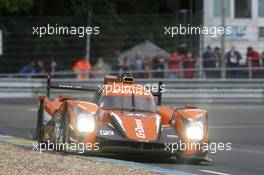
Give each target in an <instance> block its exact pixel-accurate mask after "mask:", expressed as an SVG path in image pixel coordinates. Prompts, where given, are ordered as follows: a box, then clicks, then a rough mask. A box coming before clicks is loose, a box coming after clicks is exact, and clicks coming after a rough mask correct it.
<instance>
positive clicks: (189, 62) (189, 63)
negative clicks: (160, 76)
mask: <svg viewBox="0 0 264 175" xmlns="http://www.w3.org/2000/svg"><path fill="white" fill-rule="evenodd" d="M183 68H184V70H185V71H184V74H183V75H184V78H194V75H195V71H194V70H186V69H194V68H195V59H194V57H193V54H192V52H187V53H186V55H185V56H184V57H183Z"/></svg>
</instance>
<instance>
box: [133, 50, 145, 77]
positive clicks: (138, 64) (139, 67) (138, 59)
mask: <svg viewBox="0 0 264 175" xmlns="http://www.w3.org/2000/svg"><path fill="white" fill-rule="evenodd" d="M133 67H134V70H135V71H136V73H135V77H137V78H143V72H142V71H143V70H144V60H143V58H142V53H141V52H140V51H136V52H135V57H134V64H133ZM137 71H139V72H137Z"/></svg>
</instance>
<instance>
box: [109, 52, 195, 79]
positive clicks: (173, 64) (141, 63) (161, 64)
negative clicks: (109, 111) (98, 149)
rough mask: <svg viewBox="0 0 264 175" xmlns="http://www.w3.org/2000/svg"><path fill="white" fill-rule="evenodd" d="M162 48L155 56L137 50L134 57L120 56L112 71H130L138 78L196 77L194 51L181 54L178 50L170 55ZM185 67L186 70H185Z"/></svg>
mask: <svg viewBox="0 0 264 175" xmlns="http://www.w3.org/2000/svg"><path fill="white" fill-rule="evenodd" d="M165 55H166V54H164V53H163V52H162V50H157V52H156V54H155V56H154V57H153V58H150V57H149V56H148V55H146V54H144V53H142V52H140V51H138V50H136V51H135V53H134V57H132V58H128V57H125V58H119V60H118V64H116V65H114V66H113V67H112V71H114V72H116V74H118V72H119V71H121V72H128V73H130V72H131V74H133V76H134V77H136V78H151V77H152V78H181V77H184V78H194V77H195V76H196V73H195V70H194V69H195V67H196V59H195V58H194V57H193V54H192V52H190V51H188V52H186V54H184V55H179V54H178V52H177V50H174V51H173V53H172V54H171V55H169V56H165ZM183 69H185V71H183Z"/></svg>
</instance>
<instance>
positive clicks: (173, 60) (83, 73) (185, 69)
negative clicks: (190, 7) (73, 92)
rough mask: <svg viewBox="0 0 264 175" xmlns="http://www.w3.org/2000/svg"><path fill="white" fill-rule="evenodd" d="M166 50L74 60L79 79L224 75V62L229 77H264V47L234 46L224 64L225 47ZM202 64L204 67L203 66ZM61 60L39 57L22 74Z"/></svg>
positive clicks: (53, 67) (32, 73)
mask: <svg viewBox="0 0 264 175" xmlns="http://www.w3.org/2000/svg"><path fill="white" fill-rule="evenodd" d="M166 55H167V54H165V53H164V52H163V51H162V50H157V52H156V54H155V56H153V57H152V58H151V57H149V56H148V55H147V54H144V53H143V52H141V51H139V50H135V51H134V55H133V56H130V57H124V58H120V57H118V59H117V60H116V62H114V63H113V64H112V65H111V66H110V65H109V64H108V63H107V62H105V60H104V59H103V58H102V57H98V58H97V59H96V63H95V64H94V65H91V64H90V62H89V61H87V60H86V59H84V58H83V59H79V60H77V61H76V62H74V63H73V66H72V72H73V73H74V76H75V77H76V78H77V79H88V78H103V77H104V76H105V75H106V74H109V73H111V74H114V75H121V74H123V73H130V74H132V75H133V76H134V77H136V78H170V79H177V78H190V79H192V78H197V77H198V76H201V73H202V76H203V77H204V78H220V77H221V65H223V64H224V65H225V67H226V69H225V70H226V78H248V77H249V78H264V71H263V70H264V69H261V67H263V66H264V51H263V52H262V54H259V53H258V52H257V51H256V50H254V49H253V48H252V47H248V49H247V54H246V57H245V58H243V57H242V55H241V53H240V52H239V51H238V50H236V48H235V46H232V47H231V48H230V50H229V51H228V52H226V53H225V62H224V63H222V64H221V60H222V59H221V49H220V48H219V47H215V48H214V49H212V48H211V47H210V46H207V47H206V49H205V51H204V52H203V55H202V62H199V60H198V59H196V57H195V56H194V54H193V53H192V52H191V51H187V52H186V53H184V54H181V55H180V54H179V53H178V52H177V50H174V51H173V52H172V53H171V54H170V55H169V56H166ZM200 64H202V67H203V69H202V71H201V70H200V69H199V68H200V67H201V66H200ZM56 68H57V63H56V62H55V61H54V60H52V61H50V62H49V64H48V67H47V66H46V65H45V64H44V63H43V61H41V60H39V61H37V62H31V63H30V64H29V65H25V66H23V67H22V68H21V70H20V75H21V76H27V77H31V76H35V75H41V74H46V73H47V72H50V73H52V74H54V73H55V71H56Z"/></svg>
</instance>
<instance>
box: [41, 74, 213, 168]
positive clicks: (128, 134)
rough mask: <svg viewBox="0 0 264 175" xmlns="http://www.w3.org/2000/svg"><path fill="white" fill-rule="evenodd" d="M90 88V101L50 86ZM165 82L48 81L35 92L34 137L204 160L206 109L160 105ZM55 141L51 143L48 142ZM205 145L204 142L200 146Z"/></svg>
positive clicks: (65, 145) (73, 147)
mask: <svg viewBox="0 0 264 175" xmlns="http://www.w3.org/2000/svg"><path fill="white" fill-rule="evenodd" d="M52 88H56V89H68V90H79V91H94V92H95V97H94V100H93V101H91V102H88V101H84V100H78V99H75V98H73V97H64V96H59V97H58V98H56V99H53V100H50V97H49V96H50V89H52ZM164 90H165V86H164V85H163V84H162V82H159V84H158V85H157V87H155V88H152V89H151V88H150V86H149V87H147V88H146V86H143V85H139V84H134V78H133V77H121V78H118V77H115V76H106V77H105V80H104V84H103V85H102V86H100V87H98V88H97V89H93V88H90V87H88V86H79V85H67V84H60V83H57V84H53V83H51V82H50V78H48V85H47V95H46V96H40V97H39V102H40V107H39V112H38V120H37V141H38V145H39V146H40V147H43V146H45V147H46V146H47V145H48V146H49V147H50V146H51V145H52V146H53V149H57V150H60V149H63V150H66V151H77V152H89V151H90V152H93V153H94V152H100V153H117V154H133V155H142V154H158V155H160V156H166V157H174V158H176V159H177V160H178V161H181V162H190V163H199V162H201V161H209V159H208V158H207V155H208V142H209V141H208V121H207V112H206V111H205V110H201V109H197V108H196V107H195V106H191V105H185V106H184V107H183V108H181V109H174V108H172V107H169V106H164V105H162V104H161V98H162V92H163V91H164ZM54 145H55V146H54ZM206 145H207V146H206Z"/></svg>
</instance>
